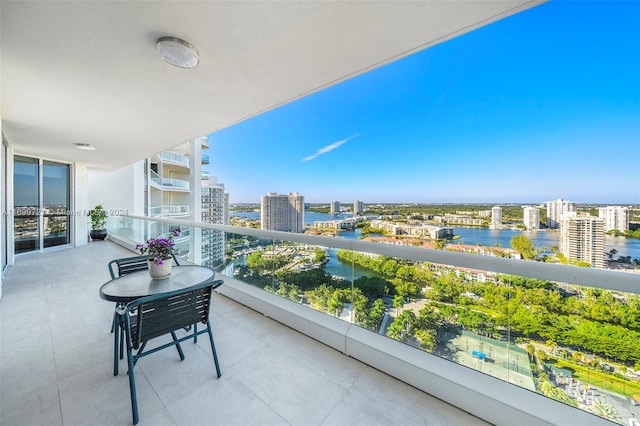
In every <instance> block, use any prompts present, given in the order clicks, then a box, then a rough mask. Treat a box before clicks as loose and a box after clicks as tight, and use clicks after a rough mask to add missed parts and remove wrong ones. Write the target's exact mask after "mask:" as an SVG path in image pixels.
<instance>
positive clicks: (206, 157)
mask: <svg viewBox="0 0 640 426" xmlns="http://www.w3.org/2000/svg"><path fill="white" fill-rule="evenodd" d="M202 164H209V156H208V155H206V154H202Z"/></svg>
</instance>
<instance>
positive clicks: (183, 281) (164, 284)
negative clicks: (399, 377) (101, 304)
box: [100, 265, 215, 303]
mask: <svg viewBox="0 0 640 426" xmlns="http://www.w3.org/2000/svg"><path fill="white" fill-rule="evenodd" d="M214 275H215V272H214V271H213V269H210V268H207V267H204V266H198V265H182V266H174V267H173V268H172V271H171V275H169V277H167V278H163V279H161V280H154V279H152V278H151V277H150V276H149V271H139V272H133V273H131V274H127V275H123V276H121V277H118V278H115V279H113V280H111V281H108V282H106V283H105V284H103V285H102V287H100V297H101V298H102V299H104V300H108V301H110V302H118V303H128V302H131V301H132V300H135V299H138V298H140V297H145V296H152V295H154V294H160V293H167V292H170V291H175V290H181V289H184V288H187V287H191V286H193V285H197V284H201V283H204V282H208V281H212V280H213V277H214Z"/></svg>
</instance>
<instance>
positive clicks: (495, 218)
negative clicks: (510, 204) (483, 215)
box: [491, 206, 502, 225]
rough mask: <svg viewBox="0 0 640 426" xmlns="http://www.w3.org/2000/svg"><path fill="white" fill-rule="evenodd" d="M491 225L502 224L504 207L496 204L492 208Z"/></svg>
mask: <svg viewBox="0 0 640 426" xmlns="http://www.w3.org/2000/svg"><path fill="white" fill-rule="evenodd" d="M491 225H502V207H500V206H494V207H493V208H492V209H491Z"/></svg>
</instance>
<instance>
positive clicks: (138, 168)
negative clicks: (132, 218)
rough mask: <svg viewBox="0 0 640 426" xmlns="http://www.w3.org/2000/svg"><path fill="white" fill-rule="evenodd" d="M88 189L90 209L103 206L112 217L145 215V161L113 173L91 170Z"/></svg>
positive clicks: (88, 205)
mask: <svg viewBox="0 0 640 426" xmlns="http://www.w3.org/2000/svg"><path fill="white" fill-rule="evenodd" d="M88 187H89V194H88V200H87V208H88V209H91V208H93V207H95V206H96V205H98V204H101V205H102V207H103V208H104V209H105V210H107V212H108V213H109V214H110V215H111V214H113V213H116V212H117V211H123V212H127V213H128V214H139V215H143V214H144V161H138V162H136V163H133V164H130V165H128V166H125V167H123V168H121V169H118V170H114V171H112V172H101V171H92V170H89V173H88Z"/></svg>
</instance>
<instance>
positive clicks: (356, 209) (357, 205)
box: [353, 200, 364, 215]
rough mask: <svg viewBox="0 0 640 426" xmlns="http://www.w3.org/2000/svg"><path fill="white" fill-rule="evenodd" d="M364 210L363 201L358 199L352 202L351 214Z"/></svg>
mask: <svg viewBox="0 0 640 426" xmlns="http://www.w3.org/2000/svg"><path fill="white" fill-rule="evenodd" d="M363 211H364V203H363V202H362V201H360V200H356V201H354V202H353V214H354V215H357V214H358V213H362V212H363Z"/></svg>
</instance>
